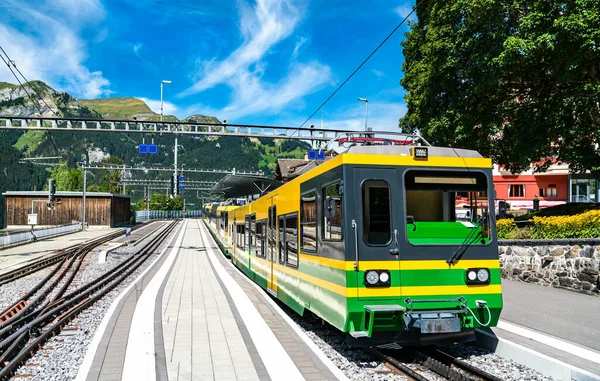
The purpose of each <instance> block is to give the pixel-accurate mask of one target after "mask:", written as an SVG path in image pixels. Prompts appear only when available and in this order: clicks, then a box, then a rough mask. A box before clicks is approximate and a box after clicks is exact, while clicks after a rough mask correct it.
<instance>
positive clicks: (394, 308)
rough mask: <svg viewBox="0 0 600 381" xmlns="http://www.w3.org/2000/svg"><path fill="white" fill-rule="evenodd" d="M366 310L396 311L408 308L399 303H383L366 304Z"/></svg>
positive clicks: (403, 310)
mask: <svg viewBox="0 0 600 381" xmlns="http://www.w3.org/2000/svg"><path fill="white" fill-rule="evenodd" d="M365 310H367V311H370V312H396V311H402V312H405V311H406V308H405V307H402V306H401V305H399V304H383V305H373V306H370V305H366V306H365Z"/></svg>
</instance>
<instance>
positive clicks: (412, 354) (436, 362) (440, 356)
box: [372, 348, 502, 381]
mask: <svg viewBox="0 0 600 381" xmlns="http://www.w3.org/2000/svg"><path fill="white" fill-rule="evenodd" d="M372 354H373V355H374V356H376V357H378V358H379V359H380V360H381V361H384V363H385V365H386V366H387V367H389V368H390V369H392V370H394V371H395V372H396V373H400V374H403V375H405V376H406V377H407V378H408V379H409V380H416V381H427V380H430V378H428V377H427V376H426V375H423V374H422V373H421V372H418V371H417V370H415V368H414V367H413V366H409V365H408V364H419V365H420V366H421V367H423V368H426V369H428V370H430V371H431V372H433V373H435V374H436V375H438V376H441V377H443V378H444V379H446V380H450V381H502V379H501V378H500V377H497V376H494V375H493V374H490V373H488V372H486V371H484V370H482V369H479V368H477V367H475V366H473V365H471V364H468V363H467V362H465V361H463V360H461V359H459V358H457V357H455V356H452V355H451V354H448V353H446V352H444V351H442V350H440V349H438V348H424V349H422V350H415V349H407V350H403V349H400V350H398V349H396V350H381V351H380V350H372Z"/></svg>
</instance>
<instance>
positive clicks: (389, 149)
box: [344, 145, 483, 159]
mask: <svg viewBox="0 0 600 381" xmlns="http://www.w3.org/2000/svg"><path fill="white" fill-rule="evenodd" d="M414 147H415V146H409V145H405V146H398V145H387V146H384V145H374V146H359V145H357V146H353V147H350V148H349V149H348V151H346V152H344V153H348V154H370V155H400V156H412V149H413V148H414ZM427 150H428V151H429V156H437V157H460V158H478V159H479V158H483V156H482V155H481V154H480V153H479V152H477V151H474V150H470V149H463V148H452V147H435V146H427Z"/></svg>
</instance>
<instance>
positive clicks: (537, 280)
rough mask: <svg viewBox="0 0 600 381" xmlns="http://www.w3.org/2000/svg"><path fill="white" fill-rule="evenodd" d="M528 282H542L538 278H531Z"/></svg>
mask: <svg viewBox="0 0 600 381" xmlns="http://www.w3.org/2000/svg"><path fill="white" fill-rule="evenodd" d="M536 275H537V274H536ZM526 281H527V282H529V283H537V282H539V281H540V278H537V277H534V276H530V277H529V278H527V279H526Z"/></svg>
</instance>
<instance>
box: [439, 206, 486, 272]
mask: <svg viewBox="0 0 600 381" xmlns="http://www.w3.org/2000/svg"><path fill="white" fill-rule="evenodd" d="M484 220H485V215H483V216H481V217H479V218H478V219H477V221H476V222H475V227H474V228H473V230H471V231H470V232H469V234H467V236H466V237H465V240H464V241H463V242H462V243H461V244H460V246H459V247H458V248H457V249H456V250H455V251H454V252H453V253H452V255H451V256H450V258H448V259H446V263H447V264H449V265H453V264H455V263H456V262H458V261H459V260H460V259H461V258H462V256H463V254H464V253H465V252H466V251H467V249H468V248H469V246H471V245H472V244H473V243H474V242H475V241H477V239H479V237H482V230H481V229H480V228H481V227H482V223H483V222H484Z"/></svg>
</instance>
